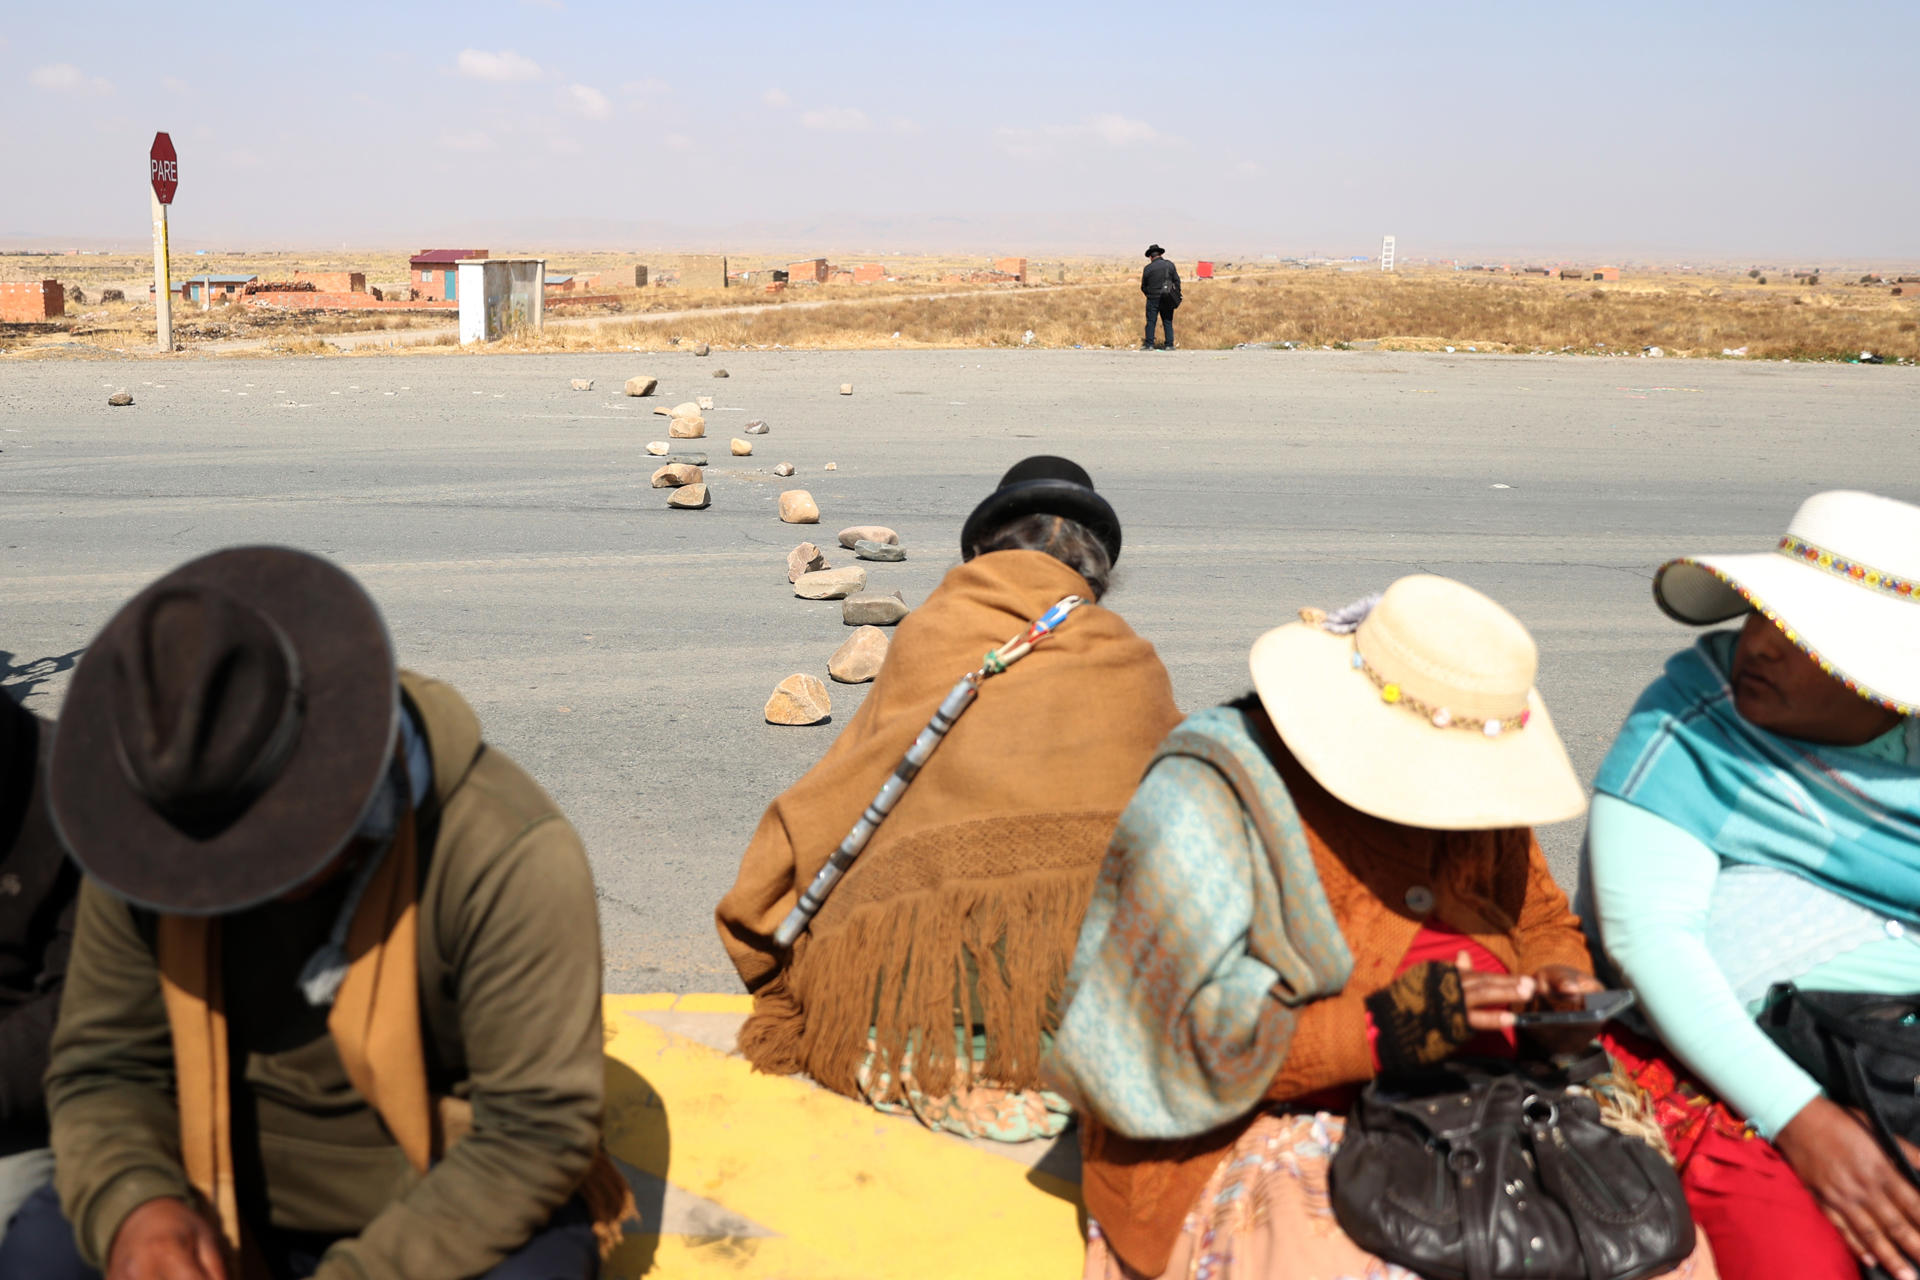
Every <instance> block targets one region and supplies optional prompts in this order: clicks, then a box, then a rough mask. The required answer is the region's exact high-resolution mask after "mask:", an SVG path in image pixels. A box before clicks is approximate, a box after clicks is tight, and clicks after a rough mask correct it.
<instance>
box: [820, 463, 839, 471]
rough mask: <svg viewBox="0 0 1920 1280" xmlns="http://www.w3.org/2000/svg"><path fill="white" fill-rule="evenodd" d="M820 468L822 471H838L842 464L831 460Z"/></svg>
mask: <svg viewBox="0 0 1920 1280" xmlns="http://www.w3.org/2000/svg"><path fill="white" fill-rule="evenodd" d="M820 469H821V470H822V471H838V470H839V469H840V464H839V463H837V462H829V463H828V464H827V465H826V466H824V467H822V468H820Z"/></svg>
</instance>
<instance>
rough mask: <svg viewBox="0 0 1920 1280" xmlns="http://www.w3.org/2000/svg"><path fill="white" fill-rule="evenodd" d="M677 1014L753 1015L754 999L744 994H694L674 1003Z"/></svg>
mask: <svg viewBox="0 0 1920 1280" xmlns="http://www.w3.org/2000/svg"><path fill="white" fill-rule="evenodd" d="M673 1011H674V1012H675V1013H752V1012H753V997H752V996H750V995H747V994H745V993H744V992H734V993H731V994H726V995H715V994H712V993H708V992H693V993H691V994H688V995H684V996H681V997H680V998H679V999H677V1000H675V1001H674V1003H673Z"/></svg>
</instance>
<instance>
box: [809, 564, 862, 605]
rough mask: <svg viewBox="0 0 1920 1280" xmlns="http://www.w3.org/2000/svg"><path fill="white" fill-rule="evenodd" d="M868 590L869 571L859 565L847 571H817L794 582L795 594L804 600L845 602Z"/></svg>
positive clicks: (852, 566)
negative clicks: (849, 597)
mask: <svg viewBox="0 0 1920 1280" xmlns="http://www.w3.org/2000/svg"><path fill="white" fill-rule="evenodd" d="M866 589H867V571H866V570H865V569H862V568H861V567H860V566H859V565H857V564H856V565H849V566H848V567H847V568H845V569H815V570H814V571H813V572H812V573H803V574H801V575H800V576H799V577H797V578H795V579H794V580H793V594H795V595H796V596H799V597H800V598H801V599H802V600H844V599H846V598H847V597H848V596H852V595H858V594H860V593H861V592H862V591H865V590H866Z"/></svg>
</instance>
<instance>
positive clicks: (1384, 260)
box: [1380, 236, 1393, 271]
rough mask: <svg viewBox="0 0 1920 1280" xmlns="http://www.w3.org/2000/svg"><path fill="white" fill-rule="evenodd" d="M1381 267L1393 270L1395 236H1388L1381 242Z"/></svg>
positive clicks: (1383, 269)
mask: <svg viewBox="0 0 1920 1280" xmlns="http://www.w3.org/2000/svg"><path fill="white" fill-rule="evenodd" d="M1380 269H1381V270H1382V271H1391V270H1393V237H1392V236H1388V237H1387V238H1386V239H1385V240H1382V241H1381V242H1380Z"/></svg>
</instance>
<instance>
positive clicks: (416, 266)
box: [407, 249, 487, 302]
mask: <svg viewBox="0 0 1920 1280" xmlns="http://www.w3.org/2000/svg"><path fill="white" fill-rule="evenodd" d="M486 256H487V251H486V250H485V249H422V250H421V251H420V252H418V253H416V254H414V255H413V257H411V258H409V259H407V277H408V285H409V288H411V289H412V291H413V296H414V297H416V298H420V299H424V300H426V301H429V302H455V301H458V300H459V297H460V289H459V285H458V284H457V283H456V280H457V277H458V274H459V273H458V272H457V271H455V269H454V264H455V263H459V262H465V261H466V260H467V259H468V258H484V257H486Z"/></svg>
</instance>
